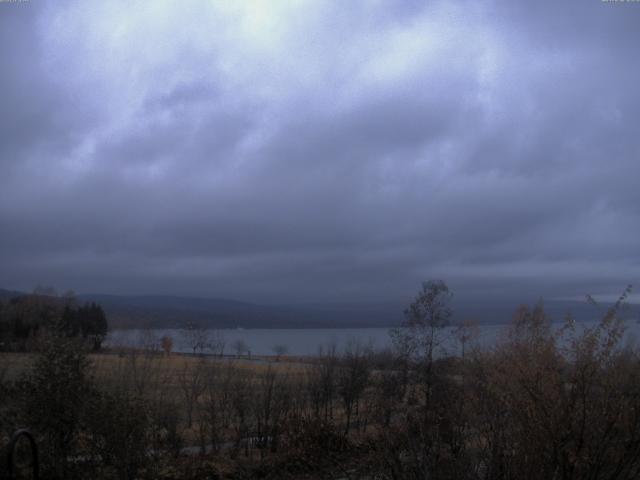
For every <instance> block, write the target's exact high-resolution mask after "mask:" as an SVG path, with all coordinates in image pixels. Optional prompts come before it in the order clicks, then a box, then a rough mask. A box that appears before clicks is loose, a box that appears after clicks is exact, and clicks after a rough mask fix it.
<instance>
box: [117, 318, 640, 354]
mask: <svg viewBox="0 0 640 480" xmlns="http://www.w3.org/2000/svg"><path fill="white" fill-rule="evenodd" d="M577 325H578V326H579V328H585V327H590V326H593V325H595V322H583V323H577ZM557 326H558V327H559V326H560V325H557ZM504 331H505V325H482V326H480V327H478V332H477V336H476V338H475V340H473V341H472V342H469V344H468V345H477V346H480V347H490V346H492V345H494V344H495V343H496V342H497V341H498V339H499V338H500V337H501V335H503V332H504ZM206 333H207V337H208V338H209V339H210V340H209V341H213V339H214V338H216V336H217V337H218V338H222V339H224V343H225V349H224V353H225V354H233V353H235V349H234V344H235V343H236V342H238V341H242V342H244V344H245V345H246V346H247V349H248V350H249V351H250V352H251V354H252V355H273V354H274V347H275V346H277V345H282V346H284V347H286V349H287V354H288V355H315V354H317V353H318V351H319V348H321V347H322V348H324V349H325V350H326V348H327V347H328V346H330V345H335V346H336V349H337V351H338V352H342V351H344V349H345V347H346V346H347V344H348V343H349V342H352V341H357V342H360V343H361V344H370V345H371V346H372V347H373V348H374V349H378V350H380V349H384V348H387V347H390V346H391V337H390V336H389V329H388V328H308V329H216V330H207V331H206ZM452 333H453V328H452V327H449V328H447V329H446V331H445V332H444V337H445V338H446V339H447V340H446V341H445V343H444V348H445V350H446V352H447V353H448V354H452V355H457V354H459V352H460V345H459V343H457V342H456V341H455V340H454V338H453V335H451V334H452ZM163 336H169V337H171V339H172V340H173V351H174V352H191V347H190V342H189V339H188V336H187V335H186V334H185V331H184V330H181V329H153V330H135V329H133V330H114V331H112V332H110V334H109V336H108V337H107V341H106V342H105V346H110V347H116V346H124V347H144V346H154V345H155V346H156V348H159V347H158V346H159V343H160V338H162V337H163ZM637 338H640V324H638V323H637V322H628V323H627V326H626V332H625V338H624V340H623V344H629V343H633V344H635V343H636V339H637Z"/></svg>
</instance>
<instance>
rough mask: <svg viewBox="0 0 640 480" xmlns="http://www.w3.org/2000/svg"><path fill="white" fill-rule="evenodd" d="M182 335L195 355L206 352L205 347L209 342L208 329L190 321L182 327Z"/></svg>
mask: <svg viewBox="0 0 640 480" xmlns="http://www.w3.org/2000/svg"><path fill="white" fill-rule="evenodd" d="M182 337H183V339H184V341H185V343H186V344H187V346H188V347H189V348H190V349H191V351H192V352H193V354H194V355H195V354H196V353H200V354H202V353H204V349H205V348H206V347H207V345H208V344H209V337H208V332H207V330H206V329H205V328H202V327H199V326H197V325H195V324H194V323H192V322H188V323H187V324H186V325H185V327H184V328H183V329H182Z"/></svg>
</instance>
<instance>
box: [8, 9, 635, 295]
mask: <svg viewBox="0 0 640 480" xmlns="http://www.w3.org/2000/svg"><path fill="white" fill-rule="evenodd" d="M639 60H640V3H638V2H602V1H600V0H580V1H552V2H546V1H521V2H520V1H513V0H509V1H507V0H504V1H484V2H482V1H480V2H479V1H469V2H466V1H428V2H426V1H425V2H422V1H414V2H409V1H398V2H392V1H368V2H358V1H349V2H341V1H340V2H338V1H333V2H321V1H317V0H310V1H306V2H305V1H291V2H274V1H264V2H235V1H234V2H206V1H200V2H196V1H179V2H176V1H161V0H153V1H145V2H142V1H131V0H127V1H104V0H102V1H87V0H83V1H77V2H76V1H71V2H65V1H55V2H54V1H51V2H46V1H37V0H31V1H23V2H17V3H7V2H0V102H1V103H0V172H1V173H0V288H1V287H4V288H14V289H27V290H30V289H32V288H33V287H34V285H36V284H38V283H42V284H51V285H54V286H56V287H57V288H58V289H60V290H62V289H66V288H73V289H75V290H76V291H79V292H100V293H136V294H139V293H158V294H166V293H173V294H181V295H183V294H184V295H202V296H209V297H228V298H236V299H241V300H249V301H256V302H291V301H296V302H307V301H314V302H315V301H350V300H357V301H365V300H366V301H368V300H374V301H380V300H397V299H399V298H405V297H406V296H412V295H413V294H414V293H415V292H416V291H417V289H418V286H419V283H420V281H422V280H426V279H436V278H442V279H444V280H446V281H447V282H448V283H449V284H450V285H451V286H452V288H453V289H454V290H455V291H456V292H457V293H460V294H462V295H500V294H503V293H505V294H506V293H513V292H525V293H526V294H527V295H531V296H532V297H533V298H535V297H536V296H538V295H545V296H547V297H549V296H551V297H553V296H570V295H582V294H584V293H596V294H597V293H607V292H620V291H621V290H622V289H623V288H624V286H626V285H627V284H629V283H636V282H637V281H638V280H640V243H639V238H640V61H639Z"/></svg>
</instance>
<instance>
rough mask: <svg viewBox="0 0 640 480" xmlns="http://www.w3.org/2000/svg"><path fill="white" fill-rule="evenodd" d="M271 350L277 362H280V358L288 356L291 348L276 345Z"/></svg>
mask: <svg viewBox="0 0 640 480" xmlns="http://www.w3.org/2000/svg"><path fill="white" fill-rule="evenodd" d="M271 350H272V351H273V353H275V355H276V361H280V357H282V356H283V355H286V354H287V352H288V351H289V347H287V346H286V345H274V346H273V348H272V349H271Z"/></svg>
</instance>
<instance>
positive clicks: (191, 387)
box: [178, 359, 206, 428]
mask: <svg viewBox="0 0 640 480" xmlns="http://www.w3.org/2000/svg"><path fill="white" fill-rule="evenodd" d="M186 360H187V359H185V362H184V363H183V365H182V368H181V369H180V372H179V375H178V381H179V383H180V389H181V390H182V395H183V398H184V402H185V403H184V405H185V409H186V413H187V427H188V428H191V425H192V424H193V412H194V408H195V407H196V405H197V404H198V400H199V398H200V396H201V395H202V394H203V393H204V391H205V388H206V369H205V362H204V359H199V360H198V361H197V362H195V365H193V364H192V363H191V362H189V361H186Z"/></svg>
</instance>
